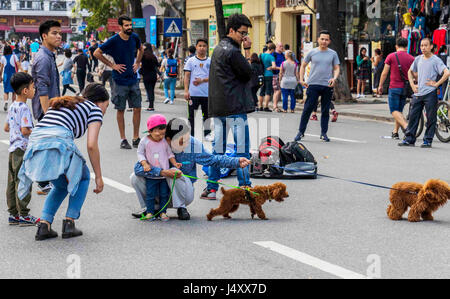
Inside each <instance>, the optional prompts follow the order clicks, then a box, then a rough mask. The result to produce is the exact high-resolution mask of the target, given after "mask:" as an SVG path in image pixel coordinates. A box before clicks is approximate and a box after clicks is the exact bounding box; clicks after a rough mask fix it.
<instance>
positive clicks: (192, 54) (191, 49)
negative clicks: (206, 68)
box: [184, 45, 196, 65]
mask: <svg viewBox="0 0 450 299" xmlns="http://www.w3.org/2000/svg"><path fill="white" fill-rule="evenodd" d="M188 51H189V55H188V57H186V58H185V59H184V64H185V65H186V63H187V62H188V60H189V59H191V58H192V57H194V56H195V51H196V47H195V46H194V45H190V46H189V48H188Z"/></svg>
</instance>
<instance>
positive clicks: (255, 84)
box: [250, 53, 264, 111]
mask: <svg viewBox="0 0 450 299" xmlns="http://www.w3.org/2000/svg"><path fill="white" fill-rule="evenodd" d="M250 66H251V68H252V80H251V88H252V98H253V102H254V104H255V107H258V90H259V89H260V88H261V87H262V86H263V85H264V68H263V66H262V64H261V61H260V60H259V57H258V54H256V53H253V54H252V55H251V57H250ZM256 109H257V111H258V108H256Z"/></svg>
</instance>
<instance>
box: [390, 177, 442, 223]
mask: <svg viewBox="0 0 450 299" xmlns="http://www.w3.org/2000/svg"><path fill="white" fill-rule="evenodd" d="M392 189H393V190H391V192H390V194H389V200H390V201H391V204H390V205H389V206H388V208H387V214H388V217H389V218H390V219H392V220H400V219H402V215H403V214H404V213H405V212H406V210H407V209H408V207H410V210H409V214H408V221H411V222H417V221H420V217H422V219H423V220H433V215H432V214H433V212H435V211H436V210H437V209H438V208H439V207H441V206H443V205H444V204H445V203H446V202H447V200H448V199H449V198H450V187H449V185H448V184H447V183H446V182H444V181H441V180H428V181H427V182H426V183H425V184H424V185H422V184H418V183H409V182H400V183H397V184H394V185H393V186H392Z"/></svg>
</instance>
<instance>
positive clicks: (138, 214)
mask: <svg viewBox="0 0 450 299" xmlns="http://www.w3.org/2000/svg"><path fill="white" fill-rule="evenodd" d="M146 215H147V209H143V210H141V211H139V212H135V213H131V216H133V217H134V218H137V219H141V217H142V216H146Z"/></svg>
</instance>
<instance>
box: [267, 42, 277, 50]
mask: <svg viewBox="0 0 450 299" xmlns="http://www.w3.org/2000/svg"><path fill="white" fill-rule="evenodd" d="M276 48H277V46H276V45H275V44H274V43H270V44H269V45H268V47H267V49H268V50H275V49H276Z"/></svg>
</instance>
